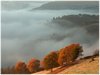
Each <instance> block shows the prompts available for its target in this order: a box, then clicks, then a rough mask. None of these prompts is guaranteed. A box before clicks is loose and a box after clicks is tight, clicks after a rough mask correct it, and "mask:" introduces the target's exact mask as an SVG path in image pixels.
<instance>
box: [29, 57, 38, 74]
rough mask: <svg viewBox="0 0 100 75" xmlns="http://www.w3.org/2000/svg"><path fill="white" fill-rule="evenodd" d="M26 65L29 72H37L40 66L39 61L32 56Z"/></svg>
mask: <svg viewBox="0 0 100 75" xmlns="http://www.w3.org/2000/svg"><path fill="white" fill-rule="evenodd" d="M27 67H28V69H29V71H30V72H31V73H34V72H37V71H38V70H39V67H40V61H39V60H37V59H34V58H33V59H31V60H30V61H29V62H28V64H27Z"/></svg>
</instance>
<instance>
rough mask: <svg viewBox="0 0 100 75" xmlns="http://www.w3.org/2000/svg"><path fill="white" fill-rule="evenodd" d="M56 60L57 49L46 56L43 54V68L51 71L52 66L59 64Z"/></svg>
mask: <svg viewBox="0 0 100 75" xmlns="http://www.w3.org/2000/svg"><path fill="white" fill-rule="evenodd" d="M57 60H58V52H57V51H56V52H55V51H54V52H51V53H49V54H48V55H47V56H45V58H44V60H43V65H44V68H45V69H46V70H48V69H51V72H52V70H53V68H54V67H57V66H59V64H58V62H57Z"/></svg>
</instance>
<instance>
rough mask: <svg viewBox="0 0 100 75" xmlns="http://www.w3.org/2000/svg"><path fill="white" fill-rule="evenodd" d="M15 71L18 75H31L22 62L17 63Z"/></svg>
mask: <svg viewBox="0 0 100 75" xmlns="http://www.w3.org/2000/svg"><path fill="white" fill-rule="evenodd" d="M15 71H16V73H19V74H29V73H30V72H29V70H28V68H27V66H26V64H25V63H24V62H22V61H20V62H17V63H16V65H15Z"/></svg>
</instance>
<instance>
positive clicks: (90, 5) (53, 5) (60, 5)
mask: <svg viewBox="0 0 100 75" xmlns="http://www.w3.org/2000/svg"><path fill="white" fill-rule="evenodd" d="M98 5H99V2H98V1H53V2H48V3H46V4H43V5H41V6H40V7H38V8H35V9H36V10H64V9H97V10H98ZM33 10H34V9H33Z"/></svg>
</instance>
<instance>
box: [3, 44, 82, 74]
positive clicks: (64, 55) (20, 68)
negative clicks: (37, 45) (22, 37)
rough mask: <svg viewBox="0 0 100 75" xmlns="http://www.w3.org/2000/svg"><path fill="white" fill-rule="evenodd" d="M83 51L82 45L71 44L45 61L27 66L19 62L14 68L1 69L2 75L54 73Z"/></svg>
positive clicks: (38, 61) (29, 63)
mask: <svg viewBox="0 0 100 75" xmlns="http://www.w3.org/2000/svg"><path fill="white" fill-rule="evenodd" d="M82 52H83V49H82V46H81V45H80V44H71V45H68V46H66V47H64V48H61V49H60V50H57V51H52V52H50V53H49V54H47V55H46V56H45V57H44V59H43V61H40V60H38V59H35V58H33V59H31V60H30V61H29V62H28V63H27V64H25V62H23V61H19V62H17V63H16V64H15V66H13V67H12V68H8V69H3V68H2V69H1V73H2V74H4V73H5V74H11V73H12V74H31V73H35V72H38V71H41V70H44V69H45V70H50V71H51V72H52V71H53V68H55V67H58V66H64V65H69V64H71V63H72V62H74V61H75V60H76V59H77V58H78V57H79V56H81V55H82Z"/></svg>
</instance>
